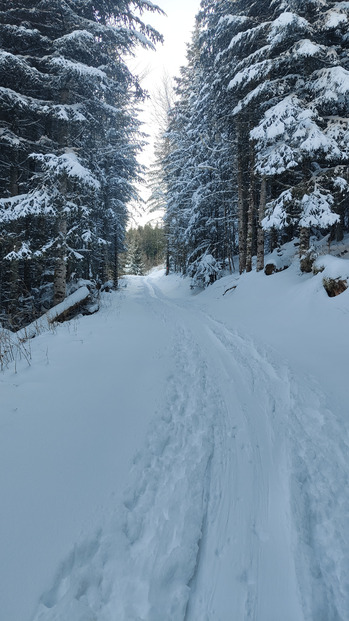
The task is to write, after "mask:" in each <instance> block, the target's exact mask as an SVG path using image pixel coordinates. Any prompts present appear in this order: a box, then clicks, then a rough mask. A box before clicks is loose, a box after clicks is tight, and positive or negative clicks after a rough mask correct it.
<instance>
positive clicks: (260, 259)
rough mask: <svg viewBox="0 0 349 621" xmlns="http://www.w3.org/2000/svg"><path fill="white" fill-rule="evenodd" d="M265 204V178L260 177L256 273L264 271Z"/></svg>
mask: <svg viewBox="0 0 349 621" xmlns="http://www.w3.org/2000/svg"><path fill="white" fill-rule="evenodd" d="M266 202H267V180H266V178H265V177H262V181H261V194H260V198H259V210H258V230H257V272H260V271H262V270H263V269H264V230H263V227H262V220H263V218H264V214H265V205H266Z"/></svg>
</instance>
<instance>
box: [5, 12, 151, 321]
mask: <svg viewBox="0 0 349 621" xmlns="http://www.w3.org/2000/svg"><path fill="white" fill-rule="evenodd" d="M144 10H150V11H155V10H158V9H157V7H156V6H155V5H153V4H151V3H148V2H145V1H144V0H132V1H126V2H124V1H122V2H121V1H120V0H118V1H117V0H114V1H113V2H109V3H105V2H103V1H100V2H99V1H98V0H97V2H91V1H85V2H74V1H73V0H63V1H60V2H58V1H57V0H41V1H37V2H35V3H34V6H33V3H29V2H19V1H18V0H14V1H13V2H11V3H9V2H2V4H1V7H0V43H1V54H0V62H1V64H0V103H1V110H2V116H1V119H0V127H1V142H2V152H3V158H2V160H1V162H0V187H1V197H2V198H1V200H0V222H1V227H2V240H3V243H2V244H1V248H0V251H1V257H0V263H1V304H2V315H3V316H4V314H6V313H7V314H9V313H11V312H12V311H13V308H14V307H15V306H17V307H19V306H20V305H21V304H20V296H22V297H23V295H24V292H27V294H28V297H30V298H31V299H33V303H34V307H35V309H36V312H40V310H41V308H40V307H41V303H42V301H43V297H46V298H47V299H48V302H49V303H51V304H52V302H53V301H54V302H58V301H60V300H61V299H63V298H64V296H65V294H66V285H67V280H68V279H69V278H70V276H71V275H74V278H75V280H76V279H77V278H79V277H81V276H83V277H85V278H86V277H87V278H104V277H109V276H110V275H111V276H112V277H113V278H114V281H116V280H117V270H118V267H117V263H118V259H117V257H118V253H119V252H120V250H122V245H123V238H124V233H125V224H126V219H127V208H126V205H127V202H128V201H129V199H130V198H131V197H132V196H133V195H134V192H135V190H134V181H135V180H136V179H137V178H138V175H139V166H138V164H137V160H136V155H137V152H138V150H139V148H140V139H139V138H138V132H139V125H138V122H137V120H135V105H136V103H137V101H139V100H140V99H141V98H142V97H143V92H142V90H141V88H140V86H139V84H138V81H137V79H136V78H135V76H133V75H132V74H131V73H130V71H129V69H128V67H127V65H126V63H125V60H124V58H125V57H126V55H129V54H132V50H133V49H134V47H135V45H137V44H139V43H141V44H142V45H145V46H146V47H149V46H152V45H153V43H154V42H156V41H157V40H159V38H160V36H159V35H158V33H157V32H156V31H154V30H153V29H152V28H151V27H150V26H147V25H146V24H145V23H144V22H143V21H142V18H141V15H142V13H143V11H144ZM48 16H49V18H48ZM52 281H53V285H52V284H51V282H52ZM46 293H47V295H46ZM22 321H23V318H22Z"/></svg>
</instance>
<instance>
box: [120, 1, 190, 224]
mask: <svg viewBox="0 0 349 621" xmlns="http://www.w3.org/2000/svg"><path fill="white" fill-rule="evenodd" d="M153 1H154V3H156V4H158V5H159V6H160V7H161V8H162V9H163V11H165V13H166V16H160V15H158V14H152V13H147V14H144V15H143V20H144V21H146V22H148V23H149V24H151V25H152V26H153V27H154V28H156V29H157V30H158V31H159V32H160V33H161V34H162V35H163V36H164V38H165V41H164V44H163V45H160V44H159V45H157V49H156V51H150V50H149V51H145V50H143V49H141V48H140V49H139V51H138V53H137V55H136V58H135V59H133V60H132V62H131V63H130V66H131V68H132V69H133V70H134V71H135V72H136V73H137V74H139V75H143V74H144V76H145V77H144V78H143V80H142V86H144V87H145V88H146V89H147V90H148V92H149V94H150V96H152V94H154V93H156V92H157V91H158V90H159V88H160V86H161V82H162V79H163V76H164V74H166V75H169V76H175V75H178V73H179V68H180V67H181V66H182V65H183V64H185V60H186V44H187V43H189V42H190V40H191V34H192V31H193V28H194V21H195V15H196V13H197V12H198V10H199V5H200V0H157V2H156V0H153ZM141 119H142V121H143V123H144V127H143V130H144V131H145V132H146V133H147V134H149V136H150V138H149V141H150V145H149V147H148V148H146V149H145V150H144V153H143V154H142V155H141V156H140V161H141V162H142V163H143V164H145V165H147V166H148V165H149V164H150V163H151V160H152V158H153V142H154V138H155V136H156V133H157V131H158V128H157V127H156V125H155V124H154V121H153V120H152V119H153V104H152V102H151V101H148V102H147V104H146V105H145V109H144V112H143V114H142V115H141ZM141 194H142V195H143V198H144V199H146V198H147V192H146V191H145V190H144V189H143V190H141ZM137 220H138V222H140V223H142V224H143V223H144V218H142V219H141V220H139V218H137Z"/></svg>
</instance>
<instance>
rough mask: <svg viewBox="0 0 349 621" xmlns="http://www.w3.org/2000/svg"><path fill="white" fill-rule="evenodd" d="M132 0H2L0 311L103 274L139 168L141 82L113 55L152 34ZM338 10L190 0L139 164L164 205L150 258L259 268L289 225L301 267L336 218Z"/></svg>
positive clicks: (156, 201) (197, 274) (149, 40)
mask: <svg viewBox="0 0 349 621" xmlns="http://www.w3.org/2000/svg"><path fill="white" fill-rule="evenodd" d="M145 12H146V13H149V12H150V13H151V12H161V8H159V7H157V6H155V5H154V4H153V3H151V2H148V1H147V0H132V1H130V0H127V1H121V0H114V1H112V2H105V1H104V0H96V1H95V2H92V0H79V1H73V0H63V1H59V2H58V1H56V0H35V1H34V2H33V1H28V0H24V1H21V2H19V1H18V0H11V1H10V0H1V3H0V39H1V52H0V54H1V56H0V58H1V65H0V67H1V68H0V80H1V83H0V100H1V103H0V109H1V118H0V140H1V160H0V193H1V194H0V223H1V236H0V321H1V322H2V324H3V325H4V326H5V327H7V328H11V329H18V328H19V327H21V326H23V325H25V324H27V323H29V322H30V321H32V320H33V319H35V318H36V317H38V316H40V315H41V314H42V313H43V312H45V311H46V310H47V309H49V308H50V307H52V306H53V305H56V304H58V303H60V302H62V300H64V299H65V297H66V296H67V295H68V294H70V293H72V292H74V291H75V290H76V289H77V288H78V287H79V286H81V284H82V283H84V282H86V281H90V282H92V283H94V284H95V285H97V287H100V286H101V285H102V284H103V283H105V282H111V283H112V284H113V286H114V287H115V288H117V286H118V279H119V276H120V273H122V271H123V270H124V267H123V266H122V263H123V262H124V257H125V251H126V245H125V236H126V231H127V223H128V217H129V216H128V209H129V204H130V202H131V201H137V200H138V196H137V194H138V189H137V188H138V187H139V183H140V182H141V181H142V179H143V180H144V176H145V171H144V169H143V168H142V166H141V165H140V164H139V161H138V159H137V156H138V154H139V152H140V151H141V150H142V147H143V146H144V144H145V141H146V136H145V133H144V128H142V126H141V123H140V121H139V119H138V113H137V111H138V108H139V106H141V105H142V102H143V101H144V99H145V98H146V96H147V94H146V93H145V92H144V90H143V89H142V87H141V84H140V80H139V78H138V76H137V75H135V74H134V73H132V71H131V70H130V69H129V62H128V61H129V58H130V57H132V54H133V53H134V50H135V49H136V47H137V46H139V45H141V46H143V47H144V48H145V49H147V48H153V47H154V46H155V45H156V43H160V42H161V40H162V37H161V34H160V33H159V32H157V31H156V30H155V29H154V28H152V27H151V26H149V25H147V22H146V20H145V18H144V13H145ZM348 15H349V5H348V3H347V2H335V1H327V2H322V1H320V0H312V1H309V2H304V1H303V0H258V1H257V0H256V1H253V0H234V1H233V0H202V1H201V3H200V7H199V11H198V14H197V17H196V22H195V28H194V31H193V36H192V41H191V42H190V44H189V45H188V54H187V64H186V65H185V66H184V67H183V68H182V69H181V72H180V75H179V76H178V77H177V78H176V79H175V92H174V97H173V103H169V105H168V108H167V110H166V127H165V128H164V129H163V130H162V131H161V132H160V134H159V138H158V142H157V148H156V163H155V165H154V167H153V169H152V171H151V173H150V178H151V185H152V189H153V191H152V197H151V201H150V203H151V205H152V208H160V209H163V210H164V213H165V216H164V223H163V232H164V235H165V237H166V244H165V243H164V241H162V242H161V244H162V247H161V248H162V249H161V252H158V254H157V256H156V260H159V262H161V261H163V260H164V255H165V254H166V256H167V258H166V265H167V272H170V271H174V272H180V273H182V274H186V275H188V276H190V277H191V278H192V282H193V283H194V284H196V285H199V286H206V285H208V284H210V283H212V282H214V281H215V280H216V279H218V278H219V277H220V276H222V275H223V274H224V273H226V272H227V271H230V272H231V271H235V270H236V271H239V272H240V274H241V273H243V272H244V271H246V272H249V271H251V270H252V269H257V270H263V269H264V256H265V254H266V253H269V252H271V251H273V250H274V249H275V248H277V247H279V246H280V245H282V244H283V243H285V242H288V241H292V240H296V243H297V244H299V255H300V259H301V268H302V269H303V270H305V271H307V270H310V269H311V265H312V258H313V255H314V251H313V245H312V239H314V237H315V238H319V237H322V236H325V235H328V241H329V243H330V242H331V241H332V240H336V241H339V240H340V239H341V238H342V237H343V235H344V233H345V232H346V231H348V228H349V202H348V188H349V185H348V182H349V175H348V155H349V146H348V145H349V130H348V122H349V119H348V110H349V57H348V46H349V35H348ZM147 17H148V16H147ZM150 17H151V16H150ZM132 235H133V234H132V233H130V234H129V238H130V240H131V241H130V243H131V246H132V244H133V245H134V243H135V240H134V239H133V241H132ZM165 246H166V252H165V251H164V250H163V248H164V247H165ZM131 250H132V248H131ZM144 257H145V255H144V253H143V263H144ZM153 259H154V257H153ZM145 263H146V264H147V267H148V268H149V267H150V266H151V264H152V263H151V261H149V256H148V257H147V258H146V261H145Z"/></svg>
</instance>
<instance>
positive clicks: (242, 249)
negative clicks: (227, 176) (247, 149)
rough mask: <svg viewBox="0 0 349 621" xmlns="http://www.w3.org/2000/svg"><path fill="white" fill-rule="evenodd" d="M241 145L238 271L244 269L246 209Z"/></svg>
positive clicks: (239, 160)
mask: <svg viewBox="0 0 349 621" xmlns="http://www.w3.org/2000/svg"><path fill="white" fill-rule="evenodd" d="M241 149H242V147H241V145H240V144H239V145H238V162H237V166H238V175H237V177H238V178H237V182H238V220H239V272H240V274H242V272H244V271H245V269H246V224H247V223H246V210H245V201H244V188H243V179H244V175H243V164H242V153H241Z"/></svg>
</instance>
